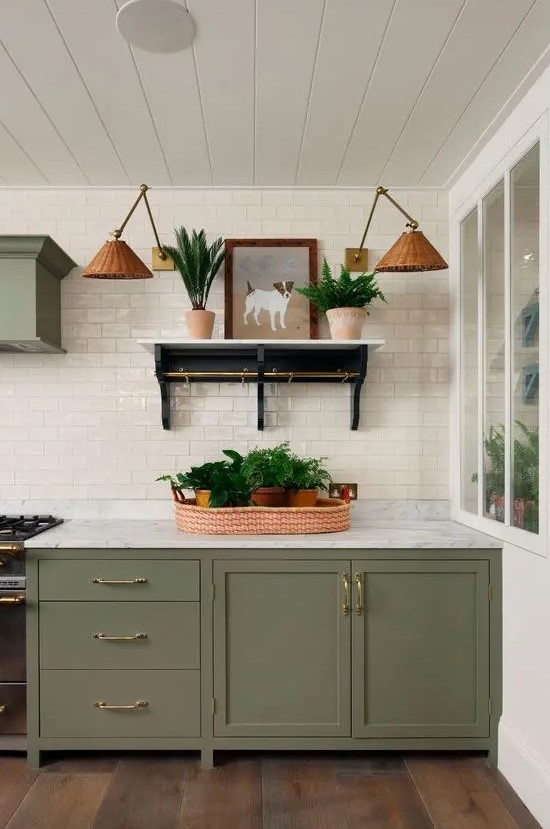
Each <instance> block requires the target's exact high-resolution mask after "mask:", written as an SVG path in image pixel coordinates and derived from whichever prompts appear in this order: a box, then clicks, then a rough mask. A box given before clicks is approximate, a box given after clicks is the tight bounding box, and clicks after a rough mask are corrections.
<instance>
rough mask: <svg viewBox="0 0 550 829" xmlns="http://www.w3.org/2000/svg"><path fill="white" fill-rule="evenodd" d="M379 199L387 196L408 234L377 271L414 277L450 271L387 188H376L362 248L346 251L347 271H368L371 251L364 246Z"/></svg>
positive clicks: (386, 255)
mask: <svg viewBox="0 0 550 829" xmlns="http://www.w3.org/2000/svg"><path fill="white" fill-rule="evenodd" d="M380 196H385V197H386V198H387V199H388V201H390V202H391V203H392V204H393V205H394V207H397V209H398V210H399V212H400V213H402V214H403V216H405V218H406V219H407V224H406V227H407V228H408V230H406V231H405V232H404V233H402V234H401V236H400V237H399V239H398V240H397V241H396V242H395V243H394V244H393V245H392V247H391V248H390V249H389V250H388V252H387V253H385V254H384V256H383V257H382V259H380V260H379V261H378V262H377V263H376V266H375V268H374V270H375V271H396V272H411V273H412V272H416V271H442V270H445V269H446V268H448V267H449V266H448V265H447V263H446V262H445V260H444V259H443V257H442V256H441V254H440V253H438V251H437V250H436V249H435V248H434V246H433V245H432V244H431V242H429V241H428V240H427V239H426V237H425V236H424V234H423V233H422V231H420V230H418V222H417V221H416V219H413V217H412V216H409V214H408V213H407V211H406V210H404V209H403V208H402V207H401V205H400V204H398V203H397V202H396V201H395V199H393V198H392V197H391V196H390V195H389V194H388V191H387V189H386V188H385V187H377V188H376V195H375V197H374V201H373V203H372V207H371V210H370V213H369V218H368V219H367V226H366V227H365V232H364V233H363V237H362V239H361V243H360V245H359V247H358V248H346V268H347V269H348V270H350V271H366V270H367V269H368V268H367V265H368V251H367V250H366V248H364V247H363V245H364V244H365V239H366V237H367V233H368V231H369V227H370V225H371V222H372V217H373V215H374V211H375V209H376V205H377V204H378V199H379V198H380Z"/></svg>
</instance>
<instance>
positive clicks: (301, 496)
mask: <svg viewBox="0 0 550 829" xmlns="http://www.w3.org/2000/svg"><path fill="white" fill-rule="evenodd" d="M318 495H319V490H318V489H289V490H288V492H287V494H286V497H287V502H286V503H287V506H288V507H314V506H315V505H316V504H317V496H318Z"/></svg>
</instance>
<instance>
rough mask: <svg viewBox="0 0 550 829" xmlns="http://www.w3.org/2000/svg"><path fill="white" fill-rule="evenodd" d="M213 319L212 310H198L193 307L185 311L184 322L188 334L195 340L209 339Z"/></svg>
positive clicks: (212, 328) (214, 317)
mask: <svg viewBox="0 0 550 829" xmlns="http://www.w3.org/2000/svg"><path fill="white" fill-rule="evenodd" d="M215 319H216V315H215V313H214V311H203V310H200V311H199V310H196V309H194V308H193V309H192V310H191V311H187V313H186V315H185V322H186V323H187V331H188V332H189V336H190V337H192V338H193V339H195V340H211V339H212V331H213V330H214V320H215Z"/></svg>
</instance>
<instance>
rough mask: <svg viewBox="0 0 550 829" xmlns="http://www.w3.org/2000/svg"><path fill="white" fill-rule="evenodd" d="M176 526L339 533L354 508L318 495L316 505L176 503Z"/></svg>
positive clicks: (217, 531)
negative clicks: (242, 505) (275, 505)
mask: <svg viewBox="0 0 550 829" xmlns="http://www.w3.org/2000/svg"><path fill="white" fill-rule="evenodd" d="M175 507H176V525H177V528H178V530H181V532H184V533H205V534H209V535H302V534H303V533H339V532H343V531H344V530H349V528H350V526H351V507H350V505H349V504H346V502H345V501H340V500H339V499H338V498H319V500H318V501H317V505H316V506H315V507H222V508H221V509H208V508H205V507H197V505H196V504H195V502H194V501H188V502H186V503H185V504H180V503H177V502H176V505H175Z"/></svg>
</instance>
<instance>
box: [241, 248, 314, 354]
mask: <svg viewBox="0 0 550 829" xmlns="http://www.w3.org/2000/svg"><path fill="white" fill-rule="evenodd" d="M225 250H226V255H225V336H226V338H227V339H234V340H313V339H316V338H317V309H316V308H315V307H314V306H312V305H311V304H310V303H309V301H308V300H307V299H306V298H305V297H303V296H302V295H301V294H299V293H297V291H296V290H295V289H296V288H299V287H303V286H305V285H307V283H308V282H309V283H315V282H316V281H317V240H316V239H226V240H225Z"/></svg>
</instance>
